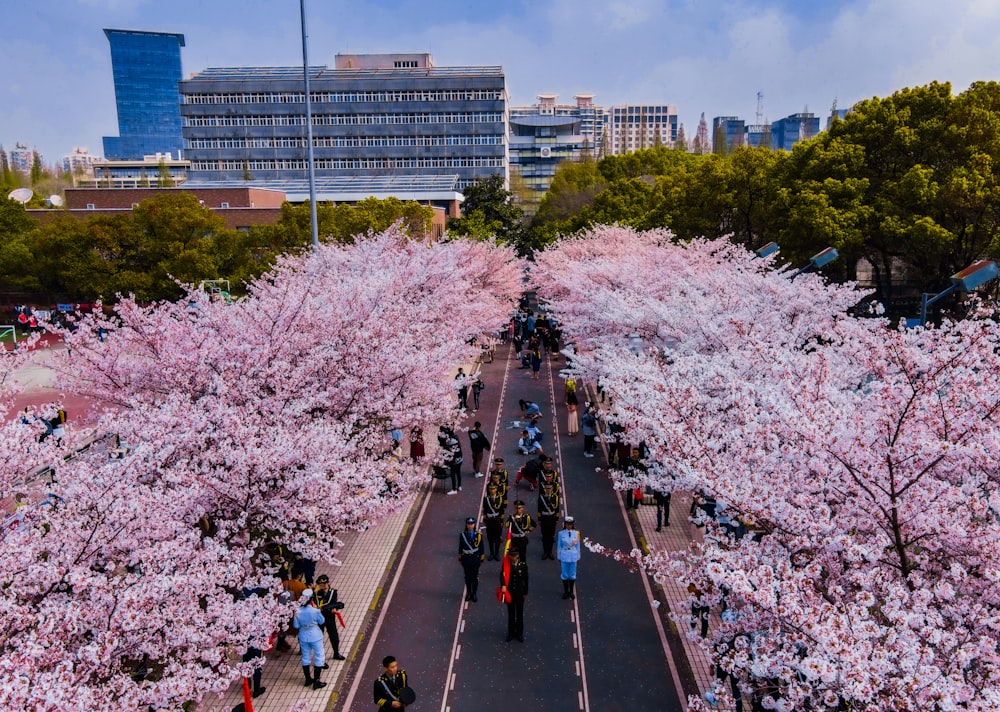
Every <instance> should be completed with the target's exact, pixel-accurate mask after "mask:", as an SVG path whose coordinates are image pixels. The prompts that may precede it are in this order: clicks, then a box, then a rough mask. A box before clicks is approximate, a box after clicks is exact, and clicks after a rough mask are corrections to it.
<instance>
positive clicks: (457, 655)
mask: <svg viewBox="0 0 1000 712" xmlns="http://www.w3.org/2000/svg"><path fill="white" fill-rule="evenodd" d="M462 623H465V621H462ZM461 657H462V646H461V645H456V646H455V660H458V659H459V658H461Z"/></svg>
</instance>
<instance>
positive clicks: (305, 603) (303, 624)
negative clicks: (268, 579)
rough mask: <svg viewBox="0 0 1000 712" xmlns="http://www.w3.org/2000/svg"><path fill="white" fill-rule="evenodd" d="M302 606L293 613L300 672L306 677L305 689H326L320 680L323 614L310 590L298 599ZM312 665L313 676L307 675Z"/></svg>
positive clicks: (323, 661)
mask: <svg viewBox="0 0 1000 712" xmlns="http://www.w3.org/2000/svg"><path fill="white" fill-rule="evenodd" d="M299 602H300V603H302V606H301V607H300V608H299V610H297V611H296V612H295V619H294V623H295V629H296V630H298V631H299V648H300V649H301V650H302V672H303V673H305V676H306V687H309V685H312V688H313V689H314V690H318V689H320V688H321V687H326V683H325V682H322V681H321V680H320V676H321V675H322V674H323V666H324V665H326V654H325V652H324V650H323V629H322V628H321V627H320V626H322V625H323V613H322V611H320V610H319V609H318V608H317V607H316V601H315V600H313V595H312V589H308V588H307V589H306V590H305V591H303V592H302V596H301V597H300V598H299ZM310 663H311V664H312V669H313V674H312V676H311V677H310V675H309V665H310Z"/></svg>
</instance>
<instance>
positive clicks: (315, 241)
mask: <svg viewBox="0 0 1000 712" xmlns="http://www.w3.org/2000/svg"><path fill="white" fill-rule="evenodd" d="M299 14H300V15H301V16H302V78H303V80H304V83H305V89H306V150H307V154H306V155H307V158H306V161H307V163H308V165H309V220H310V224H311V225H312V247H313V251H314V252H315V251H316V250H318V249H319V223H318V221H317V218H316V168H315V162H314V161H313V121H312V101H311V98H310V96H309V48H308V41H307V40H308V37H309V36H308V35H307V34H306V0H299Z"/></svg>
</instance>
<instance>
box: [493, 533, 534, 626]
mask: <svg viewBox="0 0 1000 712" xmlns="http://www.w3.org/2000/svg"><path fill="white" fill-rule="evenodd" d="M500 592H501V595H502V597H503V599H504V602H505V603H506V604H507V642H508V643H509V642H510V641H512V640H514V639H515V638H517V640H518V641H519V642H521V643H523V642H524V599H525V598H526V597H527V595H528V564H527V562H525V561H524V560H523V558H522V557H521V554H520V552H519V551H518V550H517V549H516V548H514V547H513V546H512V547H511V548H510V550H509V551H508V552H507V566H505V567H503V568H502V569H501V571H500Z"/></svg>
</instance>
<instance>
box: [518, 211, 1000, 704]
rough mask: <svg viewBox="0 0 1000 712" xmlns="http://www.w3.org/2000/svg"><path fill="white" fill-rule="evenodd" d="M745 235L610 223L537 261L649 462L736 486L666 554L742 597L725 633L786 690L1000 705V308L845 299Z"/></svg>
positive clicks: (795, 696) (692, 481) (721, 597)
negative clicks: (931, 307) (913, 325)
mask: <svg viewBox="0 0 1000 712" xmlns="http://www.w3.org/2000/svg"><path fill="white" fill-rule="evenodd" d="M605 250H608V251H609V252H610V253H611V255H610V256H607V257H606V256H605V255H608V252H605ZM615 252H617V253H618V254H627V255H630V256H629V257H627V258H626V260H625V261H626V263H627V265H628V267H627V268H625V269H618V267H619V265H618V264H616V261H615V259H614V257H613V253H615ZM738 252H739V251H738V250H731V249H729V248H722V249H716V246H714V245H713V244H712V243H698V242H695V243H690V244H687V245H672V244H671V243H670V242H669V236H668V235H663V234H654V235H651V234H645V235H643V234H636V233H631V232H630V231H627V230H623V229H621V228H598V229H596V230H595V231H594V232H593V233H592V234H590V235H586V236H583V237H581V238H578V239H576V240H571V241H569V242H568V243H567V244H566V245H560V246H558V247H557V248H556V249H555V250H554V251H553V252H551V253H546V254H545V255H544V256H543V257H542V258H541V259H540V262H541V264H539V265H538V266H536V267H535V268H534V270H533V274H534V275H535V276H536V277H537V278H538V280H539V284H540V286H541V290H542V294H543V295H545V296H546V297H547V298H548V299H549V300H550V306H551V308H552V310H553V311H554V312H555V313H556V314H557V315H563V316H564V318H565V320H566V323H565V327H566V331H567V333H569V334H571V338H575V339H576V340H577V342H578V343H579V344H582V345H583V348H580V350H579V353H577V354H576V355H575V356H574V366H575V367H576V368H577V369H579V370H580V372H581V373H585V374H587V375H590V376H591V377H596V378H597V379H599V380H600V382H601V383H602V385H603V386H604V387H605V389H606V390H607V392H608V393H609V394H610V395H611V398H610V403H609V405H608V407H607V410H608V413H609V417H611V418H612V419H614V420H616V421H617V422H620V423H622V424H625V425H627V426H628V427H629V429H630V431H631V432H630V437H631V438H632V439H633V440H642V441H644V442H645V443H646V445H647V447H648V450H649V458H650V460H651V464H652V466H651V467H650V468H649V472H648V473H647V474H646V475H645V478H644V480H643V481H642V483H643V484H649V485H651V486H654V487H657V488H662V489H667V490H674V489H684V490H696V491H700V492H703V493H705V494H706V495H707V496H709V497H712V498H714V499H716V500H717V501H718V502H720V503H724V504H725V514H726V517H727V519H728V520H729V522H730V523H728V524H718V523H714V522H709V523H708V524H707V527H706V530H707V534H706V537H705V541H704V543H703V544H700V545H699V546H697V547H693V548H692V549H691V550H690V551H687V552H682V553H680V554H676V553H675V554H671V553H670V552H653V554H652V555H651V556H650V557H649V558H648V559H647V561H646V563H647V565H648V566H649V568H650V569H651V570H652V571H653V573H654V575H655V576H657V577H674V578H678V579H680V580H681V581H682V582H685V583H693V584H695V587H696V588H697V589H698V590H699V591H700V592H703V595H704V597H705V600H707V601H708V602H709V603H712V604H720V605H721V604H723V603H724V604H725V606H726V607H727V610H728V613H727V615H726V616H725V618H724V622H723V624H722V626H721V627H720V628H719V629H718V630H716V631H714V632H713V634H712V636H711V637H710V639H709V640H708V641H707V642H706V647H707V649H708V651H709V652H710V654H711V655H712V657H713V661H714V662H715V663H716V664H717V665H719V666H720V667H721V668H722V669H724V670H725V671H726V672H729V673H732V674H733V675H735V676H736V677H737V679H739V680H741V681H742V683H743V690H744V694H745V695H747V696H750V697H752V698H753V699H754V701H755V702H757V703H759V704H760V705H761V706H762V707H764V708H766V709H781V710H801V709H876V710H927V709H940V710H945V709H976V710H987V709H997V707H998V705H1000V693H998V689H1000V688H998V679H997V677H998V669H1000V668H998V659H997V643H996V641H997V639H998V637H997V633H998V625H1000V618H998V610H1000V588H998V586H997V583H996V582H997V580H998V574H1000V570H998V563H1000V548H998V547H1000V519H998V513H1000V510H998V504H1000V501H998V494H997V479H998V478H997V470H996V465H995V463H996V462H997V461H998V456H1000V451H998V448H1000V437H998V435H1000V428H998V421H997V410H998V407H1000V395H998V392H1000V391H998V389H997V383H998V378H1000V363H998V357H997V354H998V352H1000V329H998V327H997V324H996V323H995V322H994V321H993V320H990V319H985V318H977V319H969V320H966V321H963V322H961V323H947V324H945V325H943V326H942V327H941V328H939V329H929V330H923V329H918V330H912V331H898V330H894V329H891V328H890V327H889V326H888V324H887V323H885V322H884V321H882V320H879V319H855V318H851V317H847V316H846V314H845V310H846V308H847V307H848V306H850V305H851V304H852V303H853V302H856V301H857V300H858V299H859V298H860V297H861V296H862V295H861V294H859V293H857V292H853V291H851V290H850V289H849V288H843V287H832V286H827V285H824V284H822V282H821V280H819V279H818V278H812V279H803V278H802V277H798V278H796V279H795V280H794V281H793V280H790V279H789V276H790V275H788V274H787V273H783V272H782V271H780V270H778V271H775V270H773V269H772V268H770V267H769V266H768V265H766V264H765V263H763V262H761V261H759V260H755V259H753V258H752V257H751V256H748V255H743V256H740V255H739V254H738ZM685 259H686V260H687V261H688V264H687V265H681V266H679V267H678V266H677V264H676V260H681V261H683V260H685ZM574 261H577V262H578V264H579V271H582V272H583V273H585V274H586V275H587V277H585V278H583V279H579V275H580V272H579V271H578V273H577V277H578V279H576V280H573V279H571V278H568V276H569V275H572V274H573V272H574V269H573V266H572V263H573V262H574ZM668 265H669V269H666V268H665V266H668ZM668 272H669V275H668V274H666V273H668ZM611 291H613V292H614V293H609V292H611ZM636 331H638V332H639V333H641V334H643V337H642V346H641V348H636V349H634V350H636V351H638V354H635V353H632V352H630V351H629V350H628V348H627V345H628V334H629V333H635V332H636ZM633 345H634V344H633ZM619 479H620V482H619V486H622V487H625V486H634V485H635V484H636V481H635V480H634V479H632V478H628V477H621V478H619ZM745 527H749V532H748V533H747V534H746V535H744V528H745ZM693 704H694V705H695V706H696V707H697V706H700V705H701V702H700V701H698V700H694V701H693Z"/></svg>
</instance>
